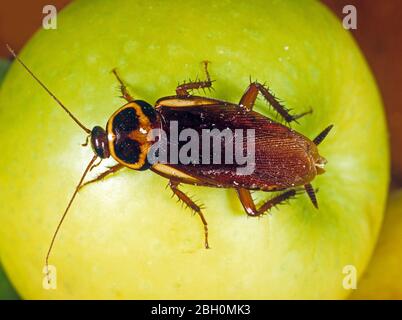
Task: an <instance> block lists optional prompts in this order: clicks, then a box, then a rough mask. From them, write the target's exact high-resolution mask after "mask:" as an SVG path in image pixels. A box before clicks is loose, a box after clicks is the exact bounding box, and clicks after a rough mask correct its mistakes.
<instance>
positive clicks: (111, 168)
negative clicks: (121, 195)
mask: <svg viewBox="0 0 402 320" xmlns="http://www.w3.org/2000/svg"><path fill="white" fill-rule="evenodd" d="M123 168H124V166H123V165H122V164H120V163H118V164H116V165H114V166H113V167H110V168H109V169H108V170H106V171H105V172H102V173H101V174H100V175H99V176H97V177H96V178H95V179H92V180H89V181H87V182H85V183H83V184H81V186H80V187H79V188H78V190H81V189H82V188H83V187H85V186H87V185H89V184H91V183H93V182H97V181H100V180H102V179H104V178H105V177H106V176H108V175H110V174H112V173H115V172H117V171H119V170H120V169H123Z"/></svg>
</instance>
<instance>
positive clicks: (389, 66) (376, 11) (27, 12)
mask: <svg viewBox="0 0 402 320" xmlns="http://www.w3.org/2000/svg"><path fill="white" fill-rule="evenodd" d="M2 1H3V3H2V8H1V11H0V44H4V43H9V44H10V45H11V46H12V47H13V48H15V50H16V51H17V52H18V51H19V50H20V48H21V47H22V46H23V44H24V43H25V42H26V41H27V40H28V39H29V38H30V37H31V35H32V34H33V33H34V32H35V31H36V30H37V29H39V28H40V27H41V25H42V19H43V16H44V14H43V13H42V9H43V7H44V6H45V5H47V4H52V5H54V6H56V8H57V10H58V11H60V10H61V9H62V8H63V7H64V6H65V5H66V4H67V3H69V2H70V0H52V1H51V3H50V2H49V1H46V0H25V1H22V0H2ZM322 2H324V3H325V4H327V5H328V6H329V7H330V8H331V9H332V10H333V12H335V14H336V15H337V16H338V17H339V18H340V19H343V17H344V14H343V13H342V9H343V7H344V6H346V5H354V6H355V7H356V9H357V29H356V30H351V32H352V34H353V35H354V36H355V38H356V39H357V42H358V43H359V45H360V47H361V48H362V50H363V52H364V54H365V56H366V58H367V60H368V63H369V64H370V66H371V68H372V70H373V72H374V74H375V77H376V79H377V82H378V85H379V87H380V90H381V93H382V96H383V100H384V104H385V108H386V111H387V115H388V124H389V128H390V133H391V150H392V174H393V181H394V184H399V185H402V128H401V127H402V107H401V106H400V104H401V102H400V100H402V90H401V89H399V87H400V85H401V83H402V63H400V60H399V59H400V57H401V56H402V1H401V0H387V1H383V0H370V1H368V0H323V1H322ZM9 56H10V55H9V53H8V51H7V50H6V48H5V46H3V45H0V57H9Z"/></svg>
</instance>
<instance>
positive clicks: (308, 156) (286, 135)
mask: <svg viewBox="0 0 402 320" xmlns="http://www.w3.org/2000/svg"><path fill="white" fill-rule="evenodd" d="M7 47H8V50H9V51H10V52H11V54H12V55H13V56H14V58H15V59H16V60H17V61H18V62H19V63H20V64H21V65H22V66H23V67H24V68H25V69H26V70H27V71H28V73H29V74H30V75H31V76H32V77H33V78H34V79H35V80H36V81H37V82H38V83H39V84H40V85H41V86H42V87H43V88H44V90H46V91H47V93H48V94H49V95H50V96H51V97H52V98H53V99H54V100H55V101H56V102H57V103H58V104H59V105H60V106H61V107H62V108H63V109H64V111H65V112H67V114H68V115H69V116H70V117H71V118H72V119H73V120H74V121H75V122H76V123H77V124H78V126H80V127H81V129H83V130H84V132H85V133H86V134H87V143H86V144H84V145H87V144H88V143H89V141H88V140H90V144H91V147H92V150H93V152H94V156H93V157H92V159H91V160H90V161H89V163H88V165H87V167H86V168H85V170H84V173H83V174H82V176H81V178H80V180H79V182H78V184H77V186H76V188H75V190H74V193H73V195H72V196H71V198H70V201H69V202H68V204H67V207H66V209H65V211H64V213H63V215H62V217H61V219H60V222H59V223H58V225H57V228H56V231H55V232H54V234H53V237H52V239H51V242H50V246H49V249H48V251H47V254H46V259H45V263H46V266H48V263H49V256H50V253H51V251H52V248H53V245H54V241H55V239H56V236H57V234H58V232H59V230H60V226H61V225H62V223H63V221H64V219H65V217H66V215H67V212H68V210H69V209H70V207H71V204H72V202H73V201H74V198H75V197H76V195H77V193H78V192H79V190H80V189H81V188H82V187H83V186H86V185H88V184H91V183H94V182H97V181H100V180H102V179H104V178H105V177H106V176H109V175H111V174H113V173H116V172H117V171H119V170H121V169H122V168H130V169H134V170H151V171H153V172H154V173H156V174H158V175H161V176H163V177H165V178H167V179H168V180H169V183H168V186H169V187H170V189H171V190H172V191H173V194H174V195H176V196H177V197H178V199H179V200H181V201H182V202H183V203H184V204H186V205H187V206H188V207H189V208H191V209H192V210H193V211H194V212H195V213H197V214H198V215H199V217H200V219H201V221H202V224H203V227H204V246H205V248H209V244H208V225H207V220H206V219H205V216H204V214H203V212H202V206H201V205H199V204H196V203H195V202H194V201H193V200H192V199H191V198H190V197H189V196H188V195H187V194H186V193H184V192H183V191H182V190H180V188H179V187H180V184H190V185H197V186H207V187H219V188H233V189H235V190H236V191H237V195H238V197H239V199H240V202H241V204H242V205H243V208H244V210H245V212H246V213H247V215H249V216H252V217H258V216H260V215H262V214H263V213H265V212H267V211H269V210H270V209H271V208H272V207H274V206H276V205H278V204H281V203H283V202H285V201H287V200H289V199H291V198H294V197H295V196H296V194H297V193H298V192H299V191H300V190H301V189H300V188H304V189H305V191H306V193H307V195H308V196H309V198H310V200H311V202H312V204H313V205H314V207H316V208H318V202H317V198H316V194H315V190H314V188H313V187H312V185H311V182H312V180H314V178H315V177H316V176H317V175H319V174H322V173H324V172H325V171H324V165H325V164H326V162H327V161H326V159H325V158H324V157H322V156H320V154H319V153H318V149H317V146H318V145H319V144H320V143H321V142H322V141H323V140H324V138H325V137H326V136H327V134H328V133H329V132H330V130H331V129H332V127H333V126H332V125H330V126H328V127H327V128H325V129H324V130H323V131H322V132H321V133H319V134H318V136H316V137H315V138H314V139H313V140H310V139H309V138H307V137H306V136H304V135H303V134H301V133H299V132H297V131H295V130H294V129H292V128H291V127H290V126H289V124H290V123H291V122H297V119H299V118H301V117H302V116H304V115H306V114H307V113H310V112H311V110H310V111H308V112H304V113H301V114H299V115H292V114H291V113H290V111H289V110H288V109H287V108H286V107H285V106H284V105H283V104H282V103H281V102H280V101H279V100H278V99H277V98H276V97H275V96H274V95H273V94H272V93H271V92H270V90H269V89H268V88H267V86H265V85H263V84H261V83H259V82H257V81H256V82H251V83H250V84H249V86H248V88H247V89H246V91H245V93H244V94H243V96H242V97H241V99H240V101H239V103H232V102H228V101H223V100H217V99H213V98H209V97H205V96H198V95H193V94H192V92H193V90H198V89H204V90H205V89H211V88H212V84H213V81H212V80H211V77H210V74H209V72H208V62H204V72H205V77H206V79H205V80H202V81H201V80H197V81H190V82H187V83H183V84H180V85H178V86H177V88H176V94H175V95H172V96H167V97H163V98H160V99H159V100H157V101H156V103H155V105H154V107H152V106H151V105H150V104H149V103H147V102H145V101H143V100H138V99H135V98H133V97H132V96H131V94H130V93H129V91H128V90H127V87H126V85H125V83H124V81H123V80H122V79H121V77H120V76H119V74H118V73H117V71H116V69H113V70H112V72H113V74H114V76H115V77H116V80H117V82H118V84H119V87H120V90H121V94H122V98H124V99H125V100H126V101H127V103H126V104H124V105H123V106H122V107H121V108H119V109H118V110H117V111H116V112H114V113H113V114H112V116H111V117H110V118H109V120H108V121H107V123H106V128H102V127H101V126H95V127H93V129H92V130H89V129H88V128H87V127H86V126H84V125H83V124H82V123H81V122H80V121H79V120H78V119H77V118H76V117H75V116H74V115H73V114H72V113H71V112H70V111H69V109H67V107H66V106H65V105H64V104H63V103H62V102H61V101H60V100H59V99H58V98H57V97H56V96H55V95H54V94H53V93H52V92H51V91H50V90H49V89H48V88H47V87H46V86H45V85H44V84H43V83H42V82H41V81H40V80H39V79H38V78H37V77H36V76H35V75H34V74H33V72H32V71H31V70H30V69H29V68H28V67H27V66H26V65H25V64H24V63H23V62H22V61H21V59H20V58H19V57H18V56H17V55H16V54H15V53H14V51H13V50H12V49H11V48H10V47H9V46H7ZM259 94H260V95H261V96H262V97H263V98H264V100H266V102H267V103H268V104H269V105H270V106H272V108H273V109H274V110H275V111H276V112H277V113H278V115H279V116H280V117H281V118H282V119H283V120H284V122H285V124H282V123H279V122H278V121H274V120H273V119H270V118H268V117H266V116H264V115H262V114H260V113H258V112H256V111H254V110H253V107H254V104H255V101H256V99H257V96H258V95H259ZM172 121H176V122H177V123H178V126H179V129H180V130H183V129H185V128H191V129H194V130H195V131H197V132H199V131H200V130H201V129H205V128H207V129H220V130H222V129H233V130H235V129H253V130H255V131H254V132H255V140H254V142H253V146H254V148H255V157H254V163H253V165H254V170H253V172H252V173H251V174H248V175H239V174H237V171H236V169H237V166H236V165H235V164H233V163H232V164H224V163H223V164H222V163H218V164H216V163H211V162H210V161H208V163H202V162H200V163H187V164H183V163H180V162H177V163H173V162H169V161H167V162H166V163H161V162H156V163H150V161H149V159H148V155H149V154H148V153H149V152H150V149H151V148H152V146H153V145H154V143H156V142H153V141H150V140H149V139H148V138H147V137H148V134H149V132H150V131H151V130H154V129H156V130H163V131H164V132H165V133H166V135H167V136H168V137H169V135H170V133H171V132H170V127H169V123H171V122H172ZM180 144H181V145H182V144H184V142H179V145H176V146H173V145H172V144H171V143H169V142H168V143H167V147H168V148H173V147H175V148H177V147H180ZM199 148H200V149H201V146H199ZM224 151H225V150H221V152H222V153H223V152H224ZM109 157H112V158H113V159H114V160H116V162H117V164H115V165H114V166H112V167H110V168H108V169H107V170H106V171H104V172H103V173H101V174H100V175H99V176H97V177H96V178H95V179H93V180H90V181H87V182H85V183H84V179H85V177H86V175H87V173H88V172H89V171H90V170H91V169H92V168H93V167H95V166H97V165H98V164H99V163H95V162H96V159H100V161H101V160H102V159H106V158H109ZM253 190H260V191H267V192H274V191H281V193H280V194H279V195H276V196H275V197H273V198H271V199H269V200H267V201H266V202H265V203H264V204H262V205H261V206H260V207H258V208H257V206H256V204H255V203H254V200H253V198H252V196H251V191H253Z"/></svg>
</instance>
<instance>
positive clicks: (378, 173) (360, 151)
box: [0, 0, 389, 299]
mask: <svg viewBox="0 0 402 320" xmlns="http://www.w3.org/2000/svg"><path fill="white" fill-rule="evenodd" d="M21 58H22V59H23V60H24V61H25V62H26V64H28V65H29V66H30V67H31V68H32V70H33V71H34V72H35V73H36V75H37V76H38V77H40V78H41V79H42V81H43V82H45V83H46V84H48V85H49V87H50V89H51V90H52V91H53V92H54V93H55V94H56V95H57V96H58V97H59V98H60V99H61V100H62V101H63V102H64V103H65V104H66V105H67V106H68V107H69V108H70V110H71V111H72V112H73V113H74V114H76V115H77V117H79V119H80V120H81V121H82V122H83V123H84V124H86V125H87V126H89V127H92V126H94V125H98V124H100V125H104V124H106V121H107V120H108V117H110V115H111V114H112V113H113V112H114V111H115V110H116V109H117V108H119V107H120V106H122V105H123V104H124V103H125V101H124V100H122V99H121V98H119V95H120V92H119V91H118V86H117V83H116V80H115V78H114V77H113V75H112V74H111V72H110V71H111V69H112V68H115V67H117V68H118V70H119V71H120V74H121V76H122V77H123V78H124V79H125V81H126V82H127V84H128V86H129V90H130V91H131V93H132V94H133V95H134V96H135V97H136V98H140V99H144V100H146V101H149V102H150V103H153V102H154V101H156V100H157V99H158V98H160V97H161V96H165V95H172V94H174V88H175V87H176V85H177V83H178V82H181V81H182V80H184V79H188V78H189V77H190V78H192V79H194V78H195V77H196V76H197V75H199V76H202V68H201V65H200V62H201V61H203V60H206V59H207V60H210V61H212V64H211V66H210V72H211V76H212V77H213V79H215V80H216V82H214V87H215V91H214V92H213V93H212V94H211V95H212V96H213V97H217V98H220V99H225V100H228V101H233V102H237V101H238V100H239V98H240V97H241V95H242V94H243V92H244V90H245V88H246V87H247V85H248V84H249V77H250V75H251V77H252V78H253V79H259V80H260V81H263V82H266V83H268V84H269V85H270V88H271V90H272V91H273V92H274V93H275V95H276V96H278V97H280V98H281V99H282V100H283V101H285V103H286V105H287V106H290V107H291V108H293V112H294V113H299V112H302V111H305V110H306V109H308V108H309V107H312V108H313V109H314V112H313V114H312V115H310V116H306V117H304V118H303V119H301V120H300V125H296V124H295V125H293V128H294V129H296V130H298V131H299V132H301V133H303V134H305V135H306V136H308V137H310V138H314V137H315V136H316V135H317V134H318V133H319V132H320V131H321V130H322V129H324V128H325V127H326V126H327V125H329V124H334V125H335V127H334V129H333V131H332V132H331V133H330V135H329V136H328V137H327V139H326V140H325V141H324V142H323V143H322V145H320V147H319V150H320V153H321V155H323V156H324V157H326V158H327V159H328V165H327V167H326V170H327V172H326V174H324V175H321V176H318V177H317V178H316V179H315V180H314V181H313V185H314V187H316V188H319V193H318V201H319V205H320V209H319V210H316V209H314V207H313V206H312V204H311V203H310V201H309V200H308V198H307V196H306V195H301V196H299V197H298V198H297V199H295V200H293V201H291V203H290V205H282V206H279V207H278V208H275V209H273V210H272V211H271V214H270V215H265V216H264V217H262V218H261V219H254V218H248V217H247V216H246V214H245V213H244V211H243V209H242V207H241V204H240V202H239V200H238V199H237V196H236V193H235V191H234V190H224V189H214V188H205V187H204V188H201V187H193V186H183V188H182V189H183V190H184V191H186V192H188V193H189V194H192V195H195V196H196V198H197V199H199V200H200V201H202V203H204V204H205V206H206V209H205V210H204V213H205V215H206V218H207V220H208V223H209V231H210V245H211V249H210V250H206V249H204V248H203V229H202V225H201V223H200V221H199V218H198V217H197V216H194V215H192V214H191V213H190V212H189V211H186V210H184V209H183V208H181V206H180V205H178V204H177V203H176V201H175V200H174V199H170V196H171V192H170V191H169V190H165V187H166V184H167V180H166V179H164V178H162V177H159V176H157V175H155V174H153V173H152V172H135V171H132V170H128V169H125V170H123V171H121V172H119V173H118V174H116V175H114V176H112V177H110V178H108V179H106V180H105V181H103V182H101V183H97V184H94V185H91V186H90V187H87V188H86V189H84V190H82V192H80V194H79V195H78V197H77V199H76V201H75V202H74V204H73V206H72V208H71V211H70V213H69V215H68V217H67V219H66V221H65V223H64V225H63V226H62V229H61V232H60V234H59V237H58V238H57V240H56V243H55V246H54V251H53V255H52V256H51V259H50V263H51V264H53V265H55V266H56V267H57V275H58V277H57V290H44V289H43V288H42V281H43V277H44V274H43V273H42V271H43V266H44V258H45V254H46V251H47V248H48V246H49V243H50V239H51V237H52V234H53V232H54V230H55V227H56V225H57V223H58V221H59V219H60V217H61V214H62V212H63V210H64V208H65V206H66V204H67V202H68V199H69V197H70V196H71V194H72V192H73V189H74V187H75V185H76V184H77V182H78V180H79V177H80V176H81V174H82V172H83V170H84V167H85V166H86V164H87V163H88V161H89V159H90V158H91V157H92V152H91V149H90V148H89V147H88V148H82V147H80V143H82V142H84V140H85V134H84V133H83V131H82V130H81V129H79V128H78V127H77V126H76V125H75V124H74V123H73V122H72V121H71V120H70V119H69V118H68V117H67V116H66V114H65V113H64V112H63V110H61V109H60V107H58V106H57V105H56V103H55V102H54V101H53V100H52V99H51V98H50V97H49V96H48V95H47V94H46V93H45V92H44V91H43V90H42V89H41V88H40V87H39V86H38V84H37V83H35V82H34V81H33V80H32V78H30V77H29V75H28V74H27V73H26V72H25V71H24V70H23V69H22V68H21V66H20V65H16V64H15V63H14V64H13V66H12V68H11V70H10V72H9V74H8V75H7V77H6V80H5V82H4V83H3V86H2V88H1V92H0V108H1V110H0V121H1V123H2V129H1V130H2V135H3V139H2V142H1V149H2V157H0V161H1V165H2V168H3V170H1V173H0V175H1V180H0V181H1V182H0V183H1V190H2V191H1V193H0V201H1V203H2V209H1V212H0V226H1V232H0V252H1V260H2V262H3V264H4V266H5V268H6V270H7V273H8V274H9V276H10V278H11V280H12V282H13V284H14V285H15V287H16V288H17V289H18V292H19V293H20V294H21V295H22V297H24V298H55V299H56V298H57V299H60V298H67V299H73V298H92V299H97V298H112V299H120V298H133V299H149V298H154V299H159V298H162V299H163V298H165V299H192V298H196V299H221V298H225V299H232V298H237V299H270V298H271V299H281V298H287V299H294V298H305V299H313V298H321V299H325V298H334V299H337V298H345V297H347V295H348V294H349V291H348V290H345V289H344V288H343V286H342V281H343V277H344V274H343V273H342V270H343V267H344V266H345V265H350V264H352V265H355V266H356V268H357V270H358V271H359V272H363V270H364V269H365V266H366V264H367V262H368V260H369V258H370V256H371V253H372V250H373V247H374V244H375V242H376V239H377V235H378V230H379V227H380V224H381V221H382V216H383V211H384V206H385V198H386V194H387V186H388V181H389V176H388V175H389V156H388V140H387V131H386V125H385V120H384V113H383V108H382V102H381V99H380V95H379V93H378V90H377V87H376V84H375V81H374V79H373V77H372V75H371V73H370V70H369V68H368V66H367V64H366V62H365V60H364V58H363V56H362V54H361V53H360V51H359V49H358V47H357V46H356V44H355V43H354V41H353V39H352V37H351V36H350V35H349V34H348V32H347V31H345V30H344V29H343V28H342V25H341V23H340V22H339V21H338V20H337V19H336V18H335V17H334V16H333V15H332V14H331V13H330V12H329V11H328V10H327V9H326V8H325V7H324V6H322V5H321V4H320V3H318V2H315V1H304V2H301V1H266V0H264V1H262V0H261V1H254V2H253V3H246V2H240V1H222V2H221V1H220V2H216V1H201V2H200V1H193V0H191V1H185V2H180V1H169V2H167V1H165V2H156V3H152V5H150V4H147V3H145V2H143V1H129V0H119V1H96V2H93V1H91V2H89V1H77V2H74V3H72V4H71V5H69V6H68V7H67V8H66V9H65V10H63V11H62V12H61V13H60V14H59V17H58V29H57V30H41V31H39V32H38V33H37V34H36V35H35V36H34V37H33V38H32V39H31V41H30V42H29V43H28V44H27V46H26V47H25V48H24V49H23V51H22V52H21ZM201 94H202V93H201ZM256 110H258V111H260V112H262V113H264V114H266V115H268V116H272V114H273V113H272V111H271V110H270V108H269V107H267V105H266V104H265V103H264V102H263V101H262V100H259V102H258V104H257V108H256ZM4 137H6V138H4ZM111 163H112V161H109V162H107V161H105V162H104V163H103V164H102V166H100V167H98V168H97V169H98V170H97V172H93V173H92V176H93V175H95V174H96V173H99V172H100V171H101V170H102V169H104V165H107V164H111ZM271 196H272V194H266V193H261V192H260V193H258V192H257V193H256V194H255V197H256V198H257V199H259V200H263V199H266V198H268V197H271Z"/></svg>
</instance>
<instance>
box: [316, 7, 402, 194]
mask: <svg viewBox="0 0 402 320" xmlns="http://www.w3.org/2000/svg"><path fill="white" fill-rule="evenodd" d="M323 2H324V3H326V4H327V5H328V6H329V7H330V8H331V9H332V11H334V12H335V14H336V15H337V16H339V17H340V18H343V17H344V15H343V13H342V8H343V7H344V6H345V5H348V4H352V5H354V6H355V7H356V9H357V29H356V30H352V34H353V35H354V37H355V38H356V39H357V42H358V43H359V45H360V47H361V48H362V51H363V52H364V55H365V56H366V58H367V61H368V63H369V65H370V67H371V68H372V70H373V72H374V75H375V77H376V79H377V83H378V86H379V87H380V91H381V94H382V96H383V100H384V105H385V109H386V112H387V119H388V125H389V131H390V134H391V136H390V138H391V156H392V176H393V183H394V184H395V185H399V186H402V88H401V85H402V63H401V58H402V1H400V0H387V1H381V0H376V1H367V0H323Z"/></svg>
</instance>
